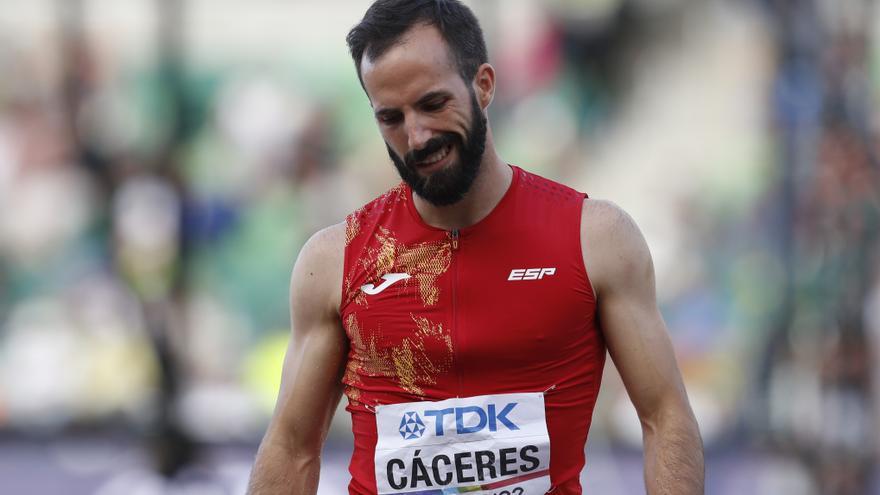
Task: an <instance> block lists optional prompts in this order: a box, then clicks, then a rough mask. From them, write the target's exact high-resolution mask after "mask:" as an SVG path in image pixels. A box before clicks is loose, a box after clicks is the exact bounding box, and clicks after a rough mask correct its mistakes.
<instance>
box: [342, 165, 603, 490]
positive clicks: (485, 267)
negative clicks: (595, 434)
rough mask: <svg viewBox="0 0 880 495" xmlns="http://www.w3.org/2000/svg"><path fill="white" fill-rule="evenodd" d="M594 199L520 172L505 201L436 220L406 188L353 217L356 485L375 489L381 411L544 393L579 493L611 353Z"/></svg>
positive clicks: (551, 427)
mask: <svg viewBox="0 0 880 495" xmlns="http://www.w3.org/2000/svg"><path fill="white" fill-rule="evenodd" d="M584 197H585V195H584V194H583V193H579V192H577V191H575V190H573V189H571V188H569V187H566V186H564V185H561V184H558V183H556V182H553V181H550V180H548V179H544V178H542V177H539V176H537V175H534V174H531V173H528V172H525V171H523V170H521V169H520V168H518V167H513V179H512V182H511V184H510V187H509V189H508V190H507V192H506V193H505V195H504V197H503V198H502V199H501V201H500V202H499V203H498V205H497V206H496V207H495V209H494V210H493V211H492V212H491V213H490V214H489V215H488V216H487V217H486V218H485V219H483V220H481V221H480V222H478V223H477V224H475V225H473V226H471V227H467V228H463V229H460V230H458V231H446V230H442V229H438V228H435V227H431V226H429V225H427V224H426V223H425V222H424V221H423V220H422V219H421V217H420V216H419V213H418V211H417V210H416V208H415V205H414V204H413V198H412V190H411V189H410V188H409V187H408V186H406V185H405V184H400V185H398V186H397V187H395V188H394V189H391V190H390V191H388V192H386V193H385V194H383V195H382V196H380V197H379V198H377V199H375V200H373V201H372V202H370V203H369V204H367V205H366V206H364V207H363V208H361V209H360V210H358V211H356V212H354V213H352V214H351V215H349V217H348V218H347V220H346V223H347V229H346V238H345V242H346V247H345V266H344V280H343V294H342V305H341V308H340V310H341V311H340V314H341V317H342V323H343V325H344V327H345V331H346V333H347V335H348V338H349V340H350V350H349V353H348V363H347V366H346V370H345V375H344V377H343V383H344V385H345V395H346V396H347V398H348V407H347V408H346V409H347V410H348V411H349V412H350V413H351V418H352V429H353V431H354V453H353V455H352V459H351V464H350V467H349V469H350V472H351V475H352V480H351V483H350V485H349V492H350V493H352V494H373V493H376V490H377V488H376V472H375V467H374V449H375V447H376V442H377V427H376V418H375V407H376V406H378V405H383V404H397V403H403V402H415V401H438V400H444V399H449V398H452V397H471V396H478V395H486V394H503V393H517V392H545V394H544V400H545V408H546V411H545V413H546V420H547V430H548V433H549V436H550V480H551V484H552V486H553V487H555V491H554V493H558V494H575V493H581V487H580V481H579V475H580V471H581V469H582V468H583V466H584V446H585V443H586V440H587V432H588V430H589V427H590V421H591V418H592V413H593V407H594V406H595V403H596V396H597V395H598V392H599V383H600V381H601V378H602V369H603V366H604V362H605V344H604V341H603V339H602V336H601V333H600V331H599V329H598V326H597V322H596V298H595V295H594V294H593V291H592V289H591V285H590V282H589V279H588V277H587V273H586V269H585V268H584V263H583V255H582V251H581V241H580V221H581V211H582V205H583V201H584Z"/></svg>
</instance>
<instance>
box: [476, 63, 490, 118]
mask: <svg viewBox="0 0 880 495" xmlns="http://www.w3.org/2000/svg"><path fill="white" fill-rule="evenodd" d="M474 91H475V93H476V95H477V101H478V102H479V103H480V108H482V109H483V110H485V109H487V108H489V105H490V104H491V103H492V99H493V98H495V68H494V67H492V66H491V65H489V64H488V63H485V64H483V65H481V66H480V67H478V68H477V73H476V75H474Z"/></svg>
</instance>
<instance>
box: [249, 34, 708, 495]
mask: <svg viewBox="0 0 880 495" xmlns="http://www.w3.org/2000/svg"><path fill="white" fill-rule="evenodd" d="M361 69H362V74H363V80H364V86H365V89H366V92H367V95H368V97H369V98H370V103H371V105H372V107H373V110H374V112H375V114H376V119H377V123H378V125H379V129H380V131H381V134H382V137H383V139H384V140H385V141H386V143H388V145H389V146H390V147H391V149H392V150H393V151H394V152H396V153H397V154H398V155H399V156H403V155H404V154H405V153H407V152H408V151H411V150H417V149H420V148H421V147H423V146H424V144H425V142H426V141H428V140H429V139H430V138H431V137H433V136H435V135H438V134H439V133H442V132H456V133H458V134H460V135H462V136H464V135H465V134H466V131H467V128H468V125H469V122H470V117H471V115H470V93H469V91H468V87H467V86H466V84H467V83H465V81H463V80H462V78H461V77H460V75H459V74H458V71H457V70H456V67H455V66H454V64H453V63H452V62H451V60H450V57H449V55H448V53H447V51H446V45H445V43H444V42H443V40H442V38H441V36H440V34H439V33H438V32H437V31H436V29H434V28H433V27H430V26H416V27H414V28H412V29H411V30H410V31H409V32H407V33H406V34H405V35H404V37H403V38H402V40H401V42H400V43H399V44H397V45H395V46H394V47H392V48H391V49H390V50H389V51H388V52H386V53H385V54H383V55H382V56H381V57H379V58H378V60H369V59H365V60H364V61H363V62H362V64H361ZM471 87H472V88H473V90H474V91H475V94H476V96H477V99H478V102H479V104H480V107H481V108H482V110H483V112H484V113H485V112H486V109H487V108H488V106H489V104H490V103H491V102H492V98H493V96H494V93H495V71H494V69H493V68H492V66H490V65H489V64H483V65H482V66H481V67H480V68H479V69H478V71H477V74H476V76H475V77H474V80H473V81H472V82H471ZM438 95H440V98H439V100H438V98H437V96H438ZM426 96H427V98H426ZM438 102H442V103H439V104H438ZM452 153H453V154H457V150H455V149H453V151H452ZM452 158H453V160H452V161H449V162H448V163H454V161H455V159H457V156H453V157H452ZM447 166H449V165H447ZM511 178H512V171H511V169H510V167H509V166H508V165H507V164H506V162H505V161H504V160H502V159H501V158H500V157H499V156H498V154H497V152H496V150H495V146H494V143H493V140H492V132H491V127H490V129H489V132H488V135H487V141H486V153H485V155H484V157H483V161H482V166H481V170H480V175H479V176H478V177H477V179H476V181H475V182H474V185H473V186H472V188H471V190H470V191H469V192H468V193H467V194H466V195H465V197H464V198H463V199H462V200H461V201H460V202H458V203H455V204H453V205H450V206H444V207H437V206H434V205H432V204H430V203H428V202H426V201H424V200H422V199H421V198H419V197H417V196H415V197H414V201H415V204H416V208H417V209H418V211H419V213H420V214H421V216H422V218H423V219H424V220H425V222H427V223H428V224H430V225H433V226H436V227H440V228H445V229H453V228H462V227H466V226H469V225H473V224H475V223H476V222H478V221H479V220H481V219H482V218H484V217H485V216H486V215H488V214H489V212H491V211H492V209H493V208H494V207H495V205H497V204H498V202H499V201H500V200H501V197H502V196H503V195H504V193H505V192H506V191H507V188H508V187H509V185H510V181H511ZM581 237H582V245H583V246H589V249H584V251H583V256H584V263H585V266H586V267H587V270H588V272H589V274H590V279H591V282H592V284H593V289H594V292H595V294H596V296H597V305H598V312H599V320H600V322H601V328H602V331H603V334H604V336H605V339H606V343H607V346H608V350H609V353H610V355H611V358H612V360H613V361H614V363H615V365H616V366H617V369H618V371H619V372H620V375H621V377H622V378H623V382H624V385H625V387H626V389H627V392H628V394H629V396H630V398H631V400H632V402H633V404H634V405H635V408H636V411H637V412H638V415H639V419H640V420H641V424H642V431H643V438H644V455H645V486H646V488H647V492H648V494H649V495H666V494H669V495H673V494H674V495H691V494H702V493H703V478H704V472H703V449H702V442H701V440H700V434H699V430H698V428H697V423H696V420H695V419H694V415H693V412H692V411H691V407H690V405H689V403H688V399H687V394H686V392H685V388H684V385H683V382H682V379H681V374H680V372H679V370H678V365H677V364H676V360H675V354H674V352H673V348H672V344H671V342H670V340H669V336H668V332H667V329H666V325H665V323H664V322H663V319H662V317H661V315H660V312H659V310H658V309H657V302H656V295H655V282H654V268H653V263H652V260H651V255H650V252H649V251H648V247H647V244H646V243H645V240H644V238H643V237H642V234H641V233H640V232H639V229H638V227H637V226H636V225H635V223H634V222H633V221H632V219H631V218H630V217H629V216H628V215H627V214H626V213H625V212H624V211H623V210H621V209H620V208H619V207H617V206H616V205H614V204H613V203H610V202H607V201H599V200H585V201H584V205H583V219H582V225H581ZM344 239H345V225H344V224H337V225H334V226H331V227H328V228H327V229H324V230H322V231H320V232H318V233H317V234H315V236H313V237H312V238H311V239H310V240H309V242H308V243H306V245H305V246H304V247H303V249H302V251H301V253H300V256H299V258H298V260H297V262H296V265H295V267H294V270H293V274H292V276H291V301H290V304H291V320H292V323H293V334H292V338H291V343H290V347H289V348H288V352H287V356H286V358H285V362H284V371H283V376H282V384H281V390H280V394H279V397H278V402H277V404H276V408H275V412H274V414H273V417H272V420H271V422H270V424H269V427H268V429H267V432H266V435H265V437H264V438H263V441H262V443H261V445H260V449H259V452H258V454H257V459H256V462H255V465H254V469H253V472H252V474H251V481H250V485H249V489H248V493H250V494H254V495H256V494H260V495H264V494H281V493H284V494H297V495H313V494H314V493H316V491H317V487H318V473H319V469H320V454H321V446H322V445H323V442H324V438H325V436H326V434H327V431H328V428H329V425H330V420H331V419H332V417H333V413H334V411H335V410H336V406H337V405H338V403H339V400H340V398H341V394H342V388H341V376H342V373H343V370H344V367H345V359H346V354H347V351H348V340H347V338H346V335H345V332H344V330H343V328H342V325H341V321H340V316H339V304H340V294H341V292H342V287H341V284H342V265H343V256H344V249H345V248H344Z"/></svg>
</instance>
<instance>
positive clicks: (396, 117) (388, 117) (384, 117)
mask: <svg viewBox="0 0 880 495" xmlns="http://www.w3.org/2000/svg"><path fill="white" fill-rule="evenodd" d="M402 118H403V116H402V115H401V113H400V112H394V111H382V112H378V113H376V120H378V121H379V123H380V124H383V125H394V124H397V123H398V122H400V121H401V119H402Z"/></svg>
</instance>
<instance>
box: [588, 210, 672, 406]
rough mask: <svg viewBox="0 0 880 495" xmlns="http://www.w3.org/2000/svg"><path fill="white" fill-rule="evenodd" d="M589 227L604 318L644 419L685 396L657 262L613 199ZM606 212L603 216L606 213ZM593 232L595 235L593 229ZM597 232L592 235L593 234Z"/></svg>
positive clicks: (614, 354) (602, 321)
mask: <svg viewBox="0 0 880 495" xmlns="http://www.w3.org/2000/svg"><path fill="white" fill-rule="evenodd" d="M597 210H599V211H594V212H593V213H594V214H596V215H599V216H600V219H599V221H598V222H594V225H593V226H592V227H593V228H592V229H590V228H587V229H585V237H586V239H585V241H587V240H588V241H590V246H592V247H593V249H592V251H593V252H590V253H589V254H587V253H585V262H589V263H590V264H592V265H593V271H594V272H596V276H595V277H594V284H595V285H596V288H595V289H596V292H597V304H598V313H599V323H600V326H601V328H602V332H603V335H604V337H605V341H606V344H607V346H608V352H609V354H610V355H611V358H612V360H613V361H614V364H615V366H616V367H617V370H618V371H619V372H620V376H621V378H622V379H623V383H624V386H625V387H626V390H627V393H628V394H629V396H630V399H631V400H632V402H633V405H635V407H636V410H637V411H638V413H639V417H641V418H642V419H644V418H646V417H649V416H651V415H653V414H655V413H656V412H658V410H659V409H660V408H661V407H664V406H666V405H673V406H675V405H677V404H679V403H684V402H686V400H687V399H686V397H685V392H684V386H683V384H682V380H681V375H680V372H679V370H678V365H677V363H676V360H675V353H674V350H673V347H672V342H671V341H670V339H669V334H668V331H667V329H666V324H665V323H664V321H663V317H662V316H661V314H660V311H659V309H658V308H657V300H656V291H655V282H654V267H653V263H652V261H651V255H650V252H649V250H648V246H647V244H646V243H645V240H644V238H643V237H642V234H641V232H639V229H638V227H637V226H636V225H635V223H634V222H633V221H632V219H631V218H630V217H629V216H628V215H627V214H626V213H625V212H623V211H622V210H620V209H619V208H617V207H616V206H614V205H610V204H605V205H602V206H600V207H599V208H597ZM601 216H604V218H601ZM590 234H592V236H591V235H590ZM590 237H592V238H590Z"/></svg>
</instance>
